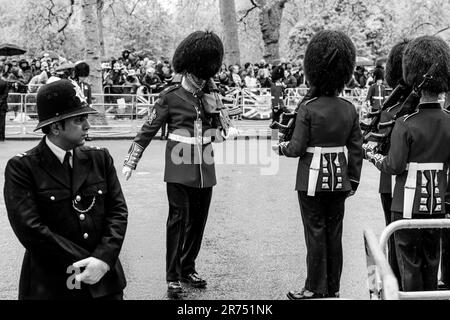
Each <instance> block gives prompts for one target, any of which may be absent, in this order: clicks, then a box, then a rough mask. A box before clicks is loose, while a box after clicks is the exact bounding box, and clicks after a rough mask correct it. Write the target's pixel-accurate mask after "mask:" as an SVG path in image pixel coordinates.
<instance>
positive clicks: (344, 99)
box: [339, 97, 353, 105]
mask: <svg viewBox="0 0 450 320" xmlns="http://www.w3.org/2000/svg"><path fill="white" fill-rule="evenodd" d="M339 99H341V100H342V101H344V102H347V103H348V104H351V105H353V103H352V102H351V101H350V100H348V99H347V98H344V97H339Z"/></svg>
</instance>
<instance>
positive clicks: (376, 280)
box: [364, 219, 450, 300]
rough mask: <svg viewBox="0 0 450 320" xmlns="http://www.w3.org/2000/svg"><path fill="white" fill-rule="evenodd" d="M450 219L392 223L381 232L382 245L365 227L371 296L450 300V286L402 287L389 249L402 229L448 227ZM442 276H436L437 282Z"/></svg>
mask: <svg viewBox="0 0 450 320" xmlns="http://www.w3.org/2000/svg"><path fill="white" fill-rule="evenodd" d="M448 228H450V219H409V220H406V219H405V220H399V221H395V222H393V223H391V224H389V225H388V226H387V227H386V228H385V229H384V230H383V232H382V234H381V236H380V242H379V245H375V244H376V237H375V235H374V234H373V232H372V231H371V230H364V239H365V243H366V259H367V268H368V271H369V273H368V280H369V291H370V294H371V298H378V299H383V300H391V299H399V300H450V290H435V291H412V292H410V291H408V292H405V291H399V289H398V282H397V279H396V278H395V276H394V274H393V272H392V269H391V267H390V266H389V263H388V262H387V259H386V257H387V251H388V241H389V238H390V237H391V236H392V235H393V234H394V232H396V231H398V230H404V229H448ZM437 281H438V279H436V283H437Z"/></svg>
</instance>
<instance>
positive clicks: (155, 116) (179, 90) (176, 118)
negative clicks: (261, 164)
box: [125, 84, 216, 188]
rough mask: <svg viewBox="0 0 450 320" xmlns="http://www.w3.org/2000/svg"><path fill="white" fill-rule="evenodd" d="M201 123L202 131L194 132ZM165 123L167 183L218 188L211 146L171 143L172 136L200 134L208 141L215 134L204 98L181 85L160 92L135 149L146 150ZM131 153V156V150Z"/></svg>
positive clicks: (172, 141)
mask: <svg viewBox="0 0 450 320" xmlns="http://www.w3.org/2000/svg"><path fill="white" fill-rule="evenodd" d="M198 120H201V130H195V129H194V127H195V123H196V121H198ZM164 123H167V125H168V132H169V139H168V141H167V145H166V151H165V172H164V181H165V182H168V183H178V184H182V185H186V186H189V187H193V188H209V187H213V186H215V185H216V173H215V166H214V159H213V158H214V151H213V147H212V145H211V143H203V144H202V143H199V144H197V145H193V144H187V143H183V142H177V141H174V140H171V134H176V135H178V136H180V135H181V136H185V137H187V138H194V137H195V133H197V134H201V135H202V136H203V137H204V138H205V139H206V138H208V137H209V138H210V136H211V135H209V136H208V133H211V132H212V131H211V129H213V128H214V125H213V123H212V119H211V118H210V117H209V116H207V114H206V113H205V110H204V106H203V102H202V97H195V96H194V95H193V94H192V93H191V92H189V91H187V90H186V89H184V88H183V87H182V86H181V84H177V85H174V86H172V87H169V88H167V89H166V90H164V91H163V92H161V94H160V96H159V99H158V100H157V101H156V103H155V105H154V108H153V110H152V112H151V115H150V116H149V119H148V120H147V121H146V122H145V123H144V125H143V126H142V129H141V130H140V132H139V133H138V134H137V135H136V137H135V139H134V143H135V145H134V148H138V149H141V152H142V151H143V150H145V148H147V146H148V145H149V144H150V142H151V141H152V139H153V138H154V136H155V135H156V133H157V132H158V130H159V129H160V127H161V126H162V125H163V124H164ZM197 123H198V122H197ZM213 131H214V130H213ZM213 136H214V135H213ZM132 148H133V147H132ZM130 152H131V156H132V150H131V151H130ZM125 165H127V163H125Z"/></svg>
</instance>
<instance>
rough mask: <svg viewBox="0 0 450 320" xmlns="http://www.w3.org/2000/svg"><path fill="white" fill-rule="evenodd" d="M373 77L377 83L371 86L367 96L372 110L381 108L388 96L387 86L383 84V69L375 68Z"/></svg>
mask: <svg viewBox="0 0 450 320" xmlns="http://www.w3.org/2000/svg"><path fill="white" fill-rule="evenodd" d="M373 77H374V80H375V83H374V84H372V85H371V86H370V88H369V91H368V92H367V98H366V102H367V104H368V106H369V107H370V110H371V111H372V112H374V111H378V110H380V109H381V107H382V106H383V103H384V100H385V98H386V87H385V86H384V84H383V82H384V74H383V71H382V70H381V69H375V70H374V73H373Z"/></svg>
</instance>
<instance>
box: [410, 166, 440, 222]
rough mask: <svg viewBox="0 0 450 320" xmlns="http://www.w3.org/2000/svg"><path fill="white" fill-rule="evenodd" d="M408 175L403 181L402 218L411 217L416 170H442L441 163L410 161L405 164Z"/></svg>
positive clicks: (414, 194)
mask: <svg viewBox="0 0 450 320" xmlns="http://www.w3.org/2000/svg"><path fill="white" fill-rule="evenodd" d="M406 169H407V170H408V177H407V178H406V183H405V194H404V196H403V218H405V219H411V218H412V211H413V205H414V198H415V196H416V185H417V172H418V171H426V170H433V171H434V170H436V171H442V170H444V164H443V163H417V162H411V163H409V164H408V165H407V167H406Z"/></svg>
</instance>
